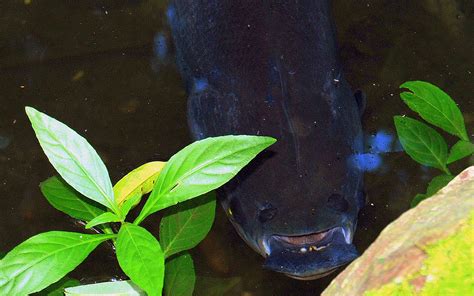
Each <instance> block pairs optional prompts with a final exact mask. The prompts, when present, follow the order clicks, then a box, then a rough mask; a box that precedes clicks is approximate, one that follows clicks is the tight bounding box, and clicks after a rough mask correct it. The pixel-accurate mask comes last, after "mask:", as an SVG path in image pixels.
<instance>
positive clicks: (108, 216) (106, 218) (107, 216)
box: [86, 212, 122, 229]
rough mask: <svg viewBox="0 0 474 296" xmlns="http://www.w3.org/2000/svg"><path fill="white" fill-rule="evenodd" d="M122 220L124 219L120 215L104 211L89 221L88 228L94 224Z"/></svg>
mask: <svg viewBox="0 0 474 296" xmlns="http://www.w3.org/2000/svg"><path fill="white" fill-rule="evenodd" d="M120 221H122V219H121V218H120V217H118V216H117V215H115V214H114V213H111V212H106V213H103V214H102V215H100V216H97V217H95V218H94V219H92V220H91V221H89V222H88V223H87V224H86V229H90V228H92V227H94V226H97V225H100V224H104V223H110V222H120Z"/></svg>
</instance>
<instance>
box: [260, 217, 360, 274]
mask: <svg viewBox="0 0 474 296" xmlns="http://www.w3.org/2000/svg"><path fill="white" fill-rule="evenodd" d="M352 237H353V227H352V225H344V226H338V227H333V228H330V229H326V230H323V231H319V232H313V233H308V234H305V235H291V236H287V235H272V236H271V237H270V238H269V239H268V240H267V241H266V243H265V249H266V253H267V256H266V260H265V263H264V267H265V268H267V269H270V270H273V271H277V272H280V273H284V274H285V275H287V276H289V277H292V278H295V279H299V280H312V279H317V278H320V277H323V276H326V275H328V274H330V273H332V272H333V271H335V270H336V269H337V268H338V267H340V266H342V265H345V264H347V263H348V262H350V261H352V260H354V259H355V258H357V257H358V253H357V251H356V249H355V247H354V245H353V244H352Z"/></svg>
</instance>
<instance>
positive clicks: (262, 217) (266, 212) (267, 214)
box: [258, 204, 277, 223]
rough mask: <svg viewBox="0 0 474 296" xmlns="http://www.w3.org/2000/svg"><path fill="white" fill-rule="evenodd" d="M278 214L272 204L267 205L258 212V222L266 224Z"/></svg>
mask: <svg viewBox="0 0 474 296" xmlns="http://www.w3.org/2000/svg"><path fill="white" fill-rule="evenodd" d="M276 214H277V209H276V208H274V207H273V206H272V205H271V204H266V205H265V206H264V207H263V208H261V209H259V212H258V221H260V222H261V223H265V222H267V221H270V220H272V219H273V218H274V217H275V215H276Z"/></svg>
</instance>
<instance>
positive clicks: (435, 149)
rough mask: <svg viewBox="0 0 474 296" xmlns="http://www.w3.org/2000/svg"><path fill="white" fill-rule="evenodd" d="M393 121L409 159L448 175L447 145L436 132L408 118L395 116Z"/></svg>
mask: <svg viewBox="0 0 474 296" xmlns="http://www.w3.org/2000/svg"><path fill="white" fill-rule="evenodd" d="M394 121H395V127H396V129H397V134H398V137H399V139H400V143H401V144H402V146H403V148H404V149H405V152H406V153H408V155H410V157H411V158H413V159H414V160H415V161H417V162H418V163H421V164H423V165H426V166H430V167H435V168H438V169H440V170H443V171H444V172H446V173H449V170H448V168H447V167H446V161H447V158H448V145H447V144H446V142H445V141H444V139H443V137H441V135H440V134H439V133H438V132H437V131H435V130H434V129H432V128H431V127H429V126H427V125H426V124H424V123H422V122H419V121H418V120H415V119H412V118H409V117H403V116H395V117H394Z"/></svg>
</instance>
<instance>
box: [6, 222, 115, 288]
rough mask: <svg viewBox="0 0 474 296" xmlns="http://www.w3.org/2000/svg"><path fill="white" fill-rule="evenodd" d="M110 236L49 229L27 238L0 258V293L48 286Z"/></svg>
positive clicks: (110, 235) (111, 235) (110, 236)
mask: <svg viewBox="0 0 474 296" xmlns="http://www.w3.org/2000/svg"><path fill="white" fill-rule="evenodd" d="M114 236H115V235H113V234H96V235H90V234H83V233H75V232H64V231H51V232H45V233H41V234H37V235H35V236H33V237H31V238H29V239H27V240H26V241H24V242H22V243H21V244H19V245H18V246H16V247H15V248H14V249H13V250H11V251H10V252H9V253H8V254H7V255H6V256H5V257H4V258H3V259H2V260H1V261H0V295H26V294H30V293H33V292H38V291H40V290H42V289H44V288H46V287H48V286H49V285H50V284H52V283H54V282H56V281H58V280H60V279H61V278H63V277H64V276H65V275H66V274H68V273H69V272H70V271H72V270H73V269H74V268H76V266H77V265H79V264H80V263H81V262H82V261H84V259H85V258H86V257H87V256H88V255H89V253H90V252H92V251H93V250H94V249H95V248H96V247H97V246H98V245H99V244H100V243H102V242H104V241H106V240H108V239H111V238H113V237H114Z"/></svg>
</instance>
